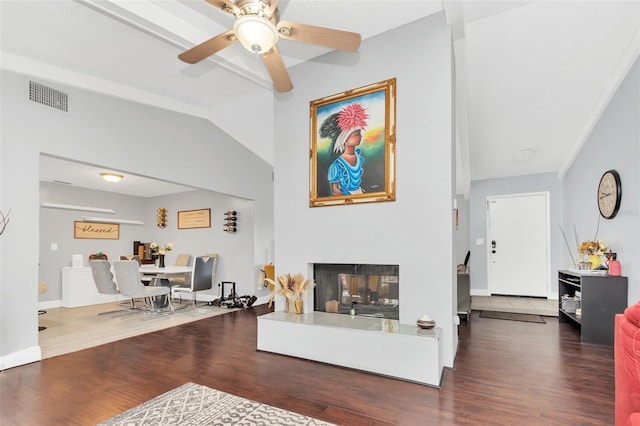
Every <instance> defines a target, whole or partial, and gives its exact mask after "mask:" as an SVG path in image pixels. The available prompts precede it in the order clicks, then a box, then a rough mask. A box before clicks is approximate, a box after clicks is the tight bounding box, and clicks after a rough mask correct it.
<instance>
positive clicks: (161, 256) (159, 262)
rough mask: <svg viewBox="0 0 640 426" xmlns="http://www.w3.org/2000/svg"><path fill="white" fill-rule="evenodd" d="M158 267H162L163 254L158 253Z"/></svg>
mask: <svg viewBox="0 0 640 426" xmlns="http://www.w3.org/2000/svg"><path fill="white" fill-rule="evenodd" d="M158 268H164V254H159V255H158Z"/></svg>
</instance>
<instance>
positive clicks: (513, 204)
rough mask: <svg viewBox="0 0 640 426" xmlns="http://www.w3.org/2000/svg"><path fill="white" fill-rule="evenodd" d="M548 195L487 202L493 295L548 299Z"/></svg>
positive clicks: (490, 288) (491, 290) (519, 195)
mask: <svg viewBox="0 0 640 426" xmlns="http://www.w3.org/2000/svg"><path fill="white" fill-rule="evenodd" d="M548 198H549V195H548V193H535V194H517V195H510V196H503V197H489V198H488V199H487V205H488V206H487V207H488V210H489V211H488V214H487V221H488V223H487V249H488V253H487V259H488V262H489V265H488V268H487V271H488V275H489V276H488V282H489V291H490V292H491V294H504V295H515V296H537V297H547V296H548V290H547V289H548V288H549V283H548V279H549V278H548V277H549V274H548V268H549V243H548V242H549V213H548V212H549V208H548Z"/></svg>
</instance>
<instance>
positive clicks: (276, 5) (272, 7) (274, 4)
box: [268, 0, 278, 15]
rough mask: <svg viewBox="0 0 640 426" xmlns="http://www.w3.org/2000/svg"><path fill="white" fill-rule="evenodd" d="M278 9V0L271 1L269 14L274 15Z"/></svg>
mask: <svg viewBox="0 0 640 426" xmlns="http://www.w3.org/2000/svg"><path fill="white" fill-rule="evenodd" d="M276 7H278V0H269V9H268V14H269V15H271V14H273V11H274V10H276Z"/></svg>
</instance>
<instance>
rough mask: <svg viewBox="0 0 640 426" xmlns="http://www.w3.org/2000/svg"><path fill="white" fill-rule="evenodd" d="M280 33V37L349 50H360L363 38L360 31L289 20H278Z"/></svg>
mask: <svg viewBox="0 0 640 426" xmlns="http://www.w3.org/2000/svg"><path fill="white" fill-rule="evenodd" d="M278 33H279V34H280V37H282V38H285V39H287V40H296V41H302V42H305V43H311V44H317V45H319V46H324V47H330V48H332V49H338V50H346V51H348V52H355V51H356V50H358V47H360V40H361V38H360V34H358V33H352V32H350V31H342V30H336V29H333V28H326V27H317V26H315V25H307V24H301V23H299V22H288V21H280V22H278Z"/></svg>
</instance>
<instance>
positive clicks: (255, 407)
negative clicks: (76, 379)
mask: <svg viewBox="0 0 640 426" xmlns="http://www.w3.org/2000/svg"><path fill="white" fill-rule="evenodd" d="M103 425H108V426H111V425H123V426H124V425H126V426H137V425H154V426H155V425H198V426H200V425H225V426H226V425H328V426H331V425H333V424H332V423H326V422H323V421H320V420H317V419H314V418H311V417H307V416H303V415H300V414H296V413H293V412H291V411H287V410H282V409H280V408H276V407H272V406H270V405H266V404H261V403H259V402H256V401H251V400H249V399H245V398H241V397H239V396H236V395H232V394H229V393H225V392H222V391H219V390H216V389H212V388H209V387H207V386H202V385H198V384H195V383H186V384H184V385H182V386H180V387H178V388H175V389H173V390H170V391H169V392H166V393H164V394H162V395H160V396H157V397H155V398H153V399H152V400H150V401H147V402H145V403H144V404H140V405H138V406H137V407H134V408H132V409H130V410H127V411H125V412H124V413H121V414H118V415H117V416H115V417H112V418H110V419H109V420H106V421H104V422H102V423H99V424H98V426H103ZM333 426H335V425H333Z"/></svg>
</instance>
